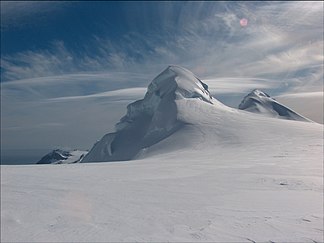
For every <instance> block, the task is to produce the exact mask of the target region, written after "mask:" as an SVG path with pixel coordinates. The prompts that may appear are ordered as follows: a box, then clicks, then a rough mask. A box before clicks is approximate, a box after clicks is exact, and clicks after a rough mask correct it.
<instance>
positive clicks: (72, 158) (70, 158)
mask: <svg viewBox="0 0 324 243" xmlns="http://www.w3.org/2000/svg"><path fill="white" fill-rule="evenodd" d="M87 153H88V152H87V151H81V150H76V149H75V150H71V151H65V150H62V149H55V150H53V151H52V152H50V153H48V154H46V155H45V156H43V157H42V158H41V159H40V160H39V161H38V162H37V163H36V164H72V163H78V162H80V161H81V160H82V159H83V157H84V156H85V155H86V154H87Z"/></svg>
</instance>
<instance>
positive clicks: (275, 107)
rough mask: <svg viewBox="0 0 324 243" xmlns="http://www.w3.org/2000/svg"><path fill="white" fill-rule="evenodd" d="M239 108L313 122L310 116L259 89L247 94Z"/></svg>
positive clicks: (282, 117) (271, 115) (277, 116)
mask: <svg viewBox="0 0 324 243" xmlns="http://www.w3.org/2000/svg"><path fill="white" fill-rule="evenodd" d="M238 108H239V109H240V110H245V111H249V112H253V113H258V114H263V115H266V116H270V117H276V118H281V119H287V120H296V121H304V122H312V121H311V120H309V119H308V118H306V117H304V116H302V115H300V114H298V113H297V112H295V111H293V110H291V109H290V108H288V107H286V106H284V105H283V104H281V103H279V102H278V101H276V100H275V99H274V98H271V97H270V95H268V94H266V93H265V92H263V91H261V90H258V89H254V90H252V92H251V93H249V94H248V95H247V96H245V97H244V99H243V100H242V102H241V103H240V105H239V107H238Z"/></svg>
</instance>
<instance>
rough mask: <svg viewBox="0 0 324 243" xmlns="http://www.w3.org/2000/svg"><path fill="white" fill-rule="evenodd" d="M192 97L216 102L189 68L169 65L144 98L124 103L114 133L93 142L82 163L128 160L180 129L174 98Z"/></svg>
mask: <svg viewBox="0 0 324 243" xmlns="http://www.w3.org/2000/svg"><path fill="white" fill-rule="evenodd" d="M186 98H194V99H197V100H200V101H204V102H207V103H209V104H213V103H215V102H217V101H216V100H215V99H213V98H212V97H211V95H210V93H209V91H208V86H207V85H206V84H204V83H203V82H202V81H201V80H199V79H198V78H197V77H195V76H194V74H192V73H191V72H190V71H188V70H186V69H184V68H182V67H178V66H169V67H168V68H167V69H165V70H164V71H163V72H162V73H161V74H160V75H158V76H157V77H156V78H155V79H154V80H153V81H152V82H151V83H150V85H149V87H148V89H147V92H146V94H145V96H144V99H142V100H138V101H135V102H134V103H131V104H130V105H128V106H127V114H126V115H125V116H124V117H122V118H121V120H120V122H119V123H117V124H116V132H114V133H110V134H107V135H105V136H104V137H103V138H102V139H101V140H100V141H99V142H97V143H96V144H95V145H94V147H93V148H92V149H91V151H90V152H89V153H88V154H87V156H86V157H85V158H84V159H83V162H94V161H114V160H129V159H132V158H134V157H136V155H137V154H139V153H140V152H141V150H142V149H145V148H147V147H150V146H152V145H154V144H155V143H157V142H159V141H161V140H162V139H164V138H166V137H168V136H169V135H171V134H172V133H174V132H176V131H177V130H178V129H180V128H181V127H182V126H183V125H184V124H185V121H180V120H179V119H178V108H177V105H176V102H175V101H176V100H181V99H186Z"/></svg>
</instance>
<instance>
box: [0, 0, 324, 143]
mask: <svg viewBox="0 0 324 243" xmlns="http://www.w3.org/2000/svg"><path fill="white" fill-rule="evenodd" d="M242 18H246V19H247V20H248V24H247V26H241V25H240V20H241V19H242ZM169 64H177V65H181V66H184V67H185V68H188V69H189V70H191V71H192V72H194V73H195V74H196V75H197V76H199V77H200V78H201V79H203V80H206V82H207V83H208V85H209V86H210V89H211V91H212V93H213V94H215V95H216V97H217V95H219V96H220V97H221V96H222V95H223V97H225V95H228V94H231V93H235V94H236V95H237V94H242V95H244V94H245V93H246V92H248V91H249V90H251V89H253V88H261V89H264V90H266V91H268V92H270V93H271V94H272V95H276V94H284V93H296V92H316V91H322V87H323V2H288V1H287V2H137V1H136V2H120V1H116V2H103V1H98V2H95V1H89V2H85V1H81V2H61V1H60V2H32V1H23V2H6V1H1V101H2V102H1V103H2V104H1V105H2V116H1V119H2V127H1V130H2V134H3V135H2V139H1V145H2V146H3V147H4V148H16V147H24V148H38V147H40V146H43V147H46V148H49V147H53V146H80V147H83V148H88V147H89V146H91V144H92V143H93V142H94V140H95V139H99V138H100V136H102V135H103V134H104V133H105V132H109V131H111V129H113V124H114V123H116V122H117V121H118V119H119V118H120V116H121V115H122V114H123V113H124V112H125V110H124V108H125V106H126V105H127V103H129V102H131V101H132V100H134V99H137V98H141V97H143V95H144V93H145V88H146V86H147V85H148V83H149V82H150V81H151V80H152V79H153V78H154V77H155V76H156V75H158V74H159V72H161V71H162V70H163V69H164V68H165V67H166V66H167V65H169ZM138 88H139V89H138ZM116 90H121V92H119V91H116ZM140 90H141V91H142V92H143V93H141V92H139V91H140ZM110 91H116V92H117V93H116V92H115V93H113V94H115V95H111V94H110V95H109V94H108V96H105V94H107V93H106V92H110ZM125 91H127V92H125ZM118 92H119V93H118ZM103 94H104V95H103ZM116 94H119V96H116ZM89 95H92V96H90V97H89ZM73 97H74V98H73ZM103 97H105V98H103ZM71 98H72V99H71ZM76 100H78V103H77V101H76ZM81 106H82V107H81ZM73 110H74V111H73ZM96 117H97V119H96ZM75 120H78V121H79V122H78V123H77V122H75ZM58 134H59V135H58ZM80 134H84V136H82V135H80ZM30 136H32V137H33V139H31V138H30ZM22 137H23V138H22ZM62 137H63V138H64V139H63V140H64V142H62ZM27 141H29V142H27Z"/></svg>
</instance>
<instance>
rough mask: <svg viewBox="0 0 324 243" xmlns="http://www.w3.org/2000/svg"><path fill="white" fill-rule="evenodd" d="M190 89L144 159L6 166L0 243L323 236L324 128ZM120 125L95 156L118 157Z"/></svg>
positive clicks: (315, 239) (143, 151)
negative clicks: (231, 104) (116, 138)
mask: <svg viewBox="0 0 324 243" xmlns="http://www.w3.org/2000/svg"><path fill="white" fill-rule="evenodd" d="M167 73H169V71H167ZM170 73H171V71H170ZM157 85H158V84H157ZM170 85H171V84H170ZM172 85H174V84H172ZM191 85H192V83H191V84H190V85H189V86H190V89H191V91H192V90H194V91H195V92H196V93H198V94H199V95H198V96H195V97H192V95H191V94H187V93H186V92H184V94H186V95H183V93H181V92H180V91H179V95H182V96H183V97H180V98H179V97H178V98H177V97H176V98H174V96H172V99H171V98H170V99H169V100H168V102H169V101H172V102H174V103H172V102H171V103H172V104H173V105H174V107H173V108H172V109H173V110H172V113H171V114H172V115H174V117H173V120H172V122H170V124H171V125H174V124H177V123H178V122H179V123H180V124H181V125H180V126H179V128H178V129H175V130H173V131H172V132H170V133H169V134H168V135H167V136H165V137H164V138H163V139H161V140H160V141H158V142H155V143H152V144H151V145H150V146H147V147H145V148H142V149H140V150H139V152H138V153H137V154H136V156H135V160H130V161H119V162H110V163H78V164H63V165H28V166H22V165H21V166H6V165H2V166H1V241H2V242H167V241H169V242H323V240H324V239H323V135H322V134H323V125H321V124H317V123H313V122H300V121H294V120H284V119H276V118H271V117H266V116H260V115H258V114H254V113H251V112H245V111H242V110H238V109H233V108H229V107H226V106H225V105H222V104H220V103H219V102H217V100H215V99H208V97H209V96H208V94H207V92H206V93H205V92H204V91H203V90H202V92H201V91H199V90H198V91H197V90H196V88H197V89H199V88H200V89H201V87H199V83H198V84H197V86H191ZM193 87H194V88H193ZM151 88H152V86H151ZM151 88H150V87H149V90H148V93H149V94H152V92H150V91H153V90H155V86H153V90H152V89H151ZM172 89H173V88H172ZM204 90H206V91H207V89H205V88H204ZM173 91H175V92H173ZM173 91H172V92H170V93H177V89H173ZM154 92H155V91H154ZM166 93H167V92H166ZM170 93H169V94H170ZM147 96H149V95H146V97H147ZM202 96H204V98H202ZM173 98H174V99H173ZM152 99H157V98H152ZM144 100H145V98H144ZM157 100H158V99H157ZM162 100H163V99H162ZM142 102H143V101H142ZM143 103H145V102H143ZM157 103H159V102H158V101H157ZM160 104H161V103H160ZM146 107H147V106H146V105H139V110H141V109H142V111H143V110H145V111H147V112H148V113H150V112H151V111H154V112H153V116H154V115H155V114H156V113H157V111H161V112H162V111H163V112H165V111H166V110H167V109H166V110H163V109H162V110H160V109H161V106H160V105H152V107H150V108H148V109H146ZM153 107H154V109H153ZM137 108H138V107H137ZM163 112H162V113H163ZM132 114H133V113H132ZM138 114H141V115H140V116H142V115H143V112H139V113H138ZM164 114H169V113H164ZM150 115H152V113H150ZM128 118H129V116H128V117H127V115H126V119H125V120H126V121H129V122H128V124H132V123H133V122H132V121H130V120H127V119H128ZM142 121H143V120H141V122H139V123H138V124H137V125H136V126H134V125H128V124H126V126H124V128H121V130H119V132H120V131H123V129H125V127H127V126H130V127H131V128H130V129H132V128H133V127H132V126H134V129H135V128H137V129H138V128H140V126H139V124H143V123H142ZM144 121H145V119H144ZM151 121H152V119H151V118H150V119H148V120H146V122H148V124H149V125H148V127H150V125H151V124H152V123H151ZM122 122H123V121H122ZM166 127H167V126H166V125H165V124H163V126H162V125H161V128H163V129H166ZM148 130H149V129H148ZM145 131H147V130H145ZM141 132H143V131H141ZM117 133H118V131H117V132H116V133H114V134H112V135H106V136H105V137H104V138H105V139H102V140H101V141H100V142H98V143H97V144H101V146H98V150H97V152H98V151H99V152H100V151H101V150H100V149H103V148H105V149H106V153H107V154H109V153H110V154H113V153H114V151H111V146H110V140H109V139H111V140H114V136H117V135H118V134H117ZM116 134H117V135H116ZM132 134H133V133H132ZM140 134H141V133H140ZM133 135H134V134H133ZM135 135H136V134H135ZM126 138H128V139H130V138H131V136H129V137H127V136H126V137H125V138H123V139H120V140H119V141H118V142H119V143H120V144H119V145H120V146H121V145H123V143H124V142H125V140H124V139H126ZM104 141H105V142H106V147H105V146H104V143H103V142H104ZM138 141H139V142H140V141H141V139H138ZM132 142H136V137H135V138H134V139H133V140H132ZM130 144H131V143H129V144H126V146H131V145H130ZM95 147H96V145H95V146H94V148H95ZM117 147H118V146H117ZM115 149H116V147H115Z"/></svg>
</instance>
